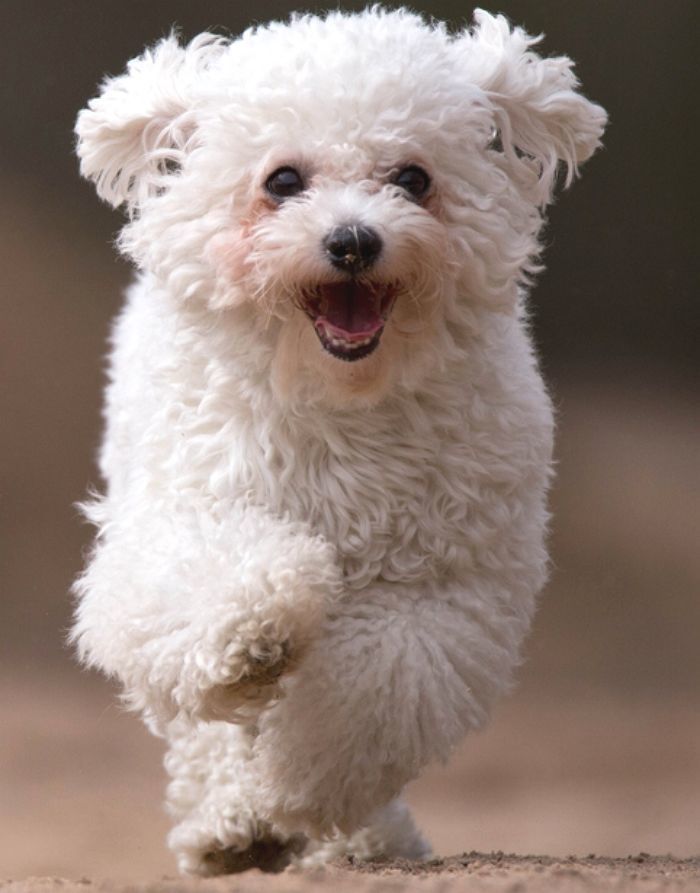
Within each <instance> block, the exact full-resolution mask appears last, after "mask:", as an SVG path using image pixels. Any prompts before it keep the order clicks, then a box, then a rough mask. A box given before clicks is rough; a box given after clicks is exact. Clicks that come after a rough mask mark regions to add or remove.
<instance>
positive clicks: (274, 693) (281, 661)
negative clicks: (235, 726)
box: [198, 641, 297, 722]
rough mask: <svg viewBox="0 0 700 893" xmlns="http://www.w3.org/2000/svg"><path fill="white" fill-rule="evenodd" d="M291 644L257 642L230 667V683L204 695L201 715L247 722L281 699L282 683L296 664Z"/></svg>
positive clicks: (222, 684) (202, 716)
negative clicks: (279, 684) (285, 675)
mask: <svg viewBox="0 0 700 893" xmlns="http://www.w3.org/2000/svg"><path fill="white" fill-rule="evenodd" d="M296 657H297V656H296V655H295V653H294V652H293V650H292V646H291V645H290V643H289V641H284V642H282V643H280V644H274V645H273V644H270V643H255V644H254V645H251V646H250V647H249V648H246V649H245V651H243V652H242V653H241V654H240V655H238V656H237V659H236V661H235V662H234V664H233V666H232V667H231V681H225V682H222V683H219V684H217V685H214V686H212V687H211V688H210V689H209V690H208V691H207V692H205V694H204V696H203V698H202V703H201V706H200V708H199V711H198V714H199V716H200V718H202V719H207V720H226V721H228V722H232V721H240V722H245V721H246V720H248V719H250V718H251V715H254V714H255V713H257V712H259V711H260V710H261V709H262V708H263V707H265V705H267V704H269V703H271V702H273V701H275V700H277V698H279V696H280V689H279V686H278V682H279V680H280V679H281V678H282V676H283V675H284V674H285V673H288V672H290V671H291V670H292V669H294V667H295V666H296V664H297V659H296Z"/></svg>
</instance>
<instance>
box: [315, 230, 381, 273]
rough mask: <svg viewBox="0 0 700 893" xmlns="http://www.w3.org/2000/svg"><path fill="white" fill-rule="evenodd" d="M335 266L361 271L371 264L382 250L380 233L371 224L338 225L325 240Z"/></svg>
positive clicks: (325, 245)
mask: <svg viewBox="0 0 700 893" xmlns="http://www.w3.org/2000/svg"><path fill="white" fill-rule="evenodd" d="M323 247H324V248H325V249H326V254H327V255H328V259H329V260H330V262H331V263H332V264H333V266H335V267H338V269H340V270H345V271H346V272H348V273H359V272H360V271H361V270H364V269H366V268H367V267H369V266H371V265H372V264H373V263H374V262H375V261H376V259H377V258H378V257H379V255H380V254H381V251H382V240H381V237H380V235H379V233H378V232H377V231H376V230H374V229H372V228H371V227H369V226H356V225H353V224H345V225H343V226H336V227H335V228H334V229H333V230H331V232H330V233H329V234H328V235H327V236H326V238H325V239H324V240H323Z"/></svg>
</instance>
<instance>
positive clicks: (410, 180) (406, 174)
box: [394, 164, 430, 198]
mask: <svg viewBox="0 0 700 893" xmlns="http://www.w3.org/2000/svg"><path fill="white" fill-rule="evenodd" d="M394 183H396V185H397V186H400V187H401V189H403V190H404V192H407V193H408V194H409V195H410V196H411V197H412V198H423V196H424V195H425V194H426V192H427V191H428V190H429V189H430V177H429V176H428V175H427V174H426V172H425V171H424V170H423V168H422V167H418V165H417V164H411V165H409V166H408V167H404V168H402V169H401V170H400V171H399V172H398V174H397V175H396V176H395V177H394Z"/></svg>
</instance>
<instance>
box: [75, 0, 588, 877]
mask: <svg viewBox="0 0 700 893" xmlns="http://www.w3.org/2000/svg"><path fill="white" fill-rule="evenodd" d="M477 22H478V24H477V27H476V28H475V29H474V30H473V31H467V32H464V33H463V34H461V35H457V36H455V37H450V36H449V35H448V34H447V32H446V31H445V30H444V29H443V28H442V27H440V26H434V27H433V26H427V25H425V24H424V23H423V22H422V21H421V20H420V19H419V18H417V17H415V16H412V15H409V14H407V13H403V12H396V13H383V12H381V11H380V10H377V9H376V8H375V9H373V10H371V11H367V12H365V13H362V14H360V15H353V16H345V15H341V14H332V15H329V16H328V17H327V18H326V19H323V20H322V19H317V18H313V17H308V18H301V19H295V20H293V21H292V23H291V24H290V25H286V26H283V25H275V26H271V27H269V28H261V29H258V30H257V31H254V32H249V33H247V34H246V35H244V37H243V38H242V39H240V40H238V41H234V42H232V43H228V42H226V41H221V40H217V39H214V38H212V37H211V36H203V37H202V38H198V39H197V40H196V41H194V42H193V43H192V44H190V45H189V46H188V47H184V48H181V47H179V46H178V45H177V43H176V41H175V40H174V39H173V38H170V39H167V40H165V41H163V42H162V43H161V44H159V45H158V46H157V47H156V48H155V49H154V50H153V51H151V52H149V53H147V54H146V55H145V56H144V57H142V58H141V59H139V60H135V62H133V63H131V65H130V68H129V71H128V72H127V74H126V75H124V76H123V77H121V78H117V79H113V80H112V81H108V82H107V83H106V84H105V86H104V88H103V92H102V95H101V96H100V97H99V98H98V99H97V100H95V101H94V102H93V103H91V106H90V108H89V110H86V111H85V112H83V113H82V114H81V117H80V118H79V122H78V136H79V153H80V155H81V160H82V169H83V172H84V174H85V175H87V176H89V177H91V178H93V179H94V180H96V182H97V184H98V190H99V191H100V193H101V194H102V196H103V197H105V198H107V199H108V200H110V201H111V202H112V203H113V204H115V205H116V204H121V203H126V204H127V205H128V206H129V208H130V209H131V211H132V218H131V220H130V222H129V224H127V226H126V227H125V229H124V231H123V233H122V237H121V246H122V249H123V250H124V251H125V253H127V254H128V255H129V256H131V257H132V258H133V259H134V260H135V262H136V263H137V265H138V266H139V267H140V268H141V270H142V273H141V274H140V278H139V280H138V282H137V283H136V285H135V286H134V287H133V288H132V290H131V292H130V295H129V300H128V302H127V306H126V309H125V311H124V312H123V314H122V315H121V317H120V319H119V321H118V323H117V326H116V328H115V331H114V350H113V356H112V367H111V384H110V387H109V391H108V400H107V412H106V418H107V430H106V438H105V444H104V449H103V453H102V470H103V473H104V476H105V478H106V480H107V482H108V489H107V493H106V495H105V496H104V497H102V498H101V499H99V500H97V501H95V502H94V503H93V504H92V505H91V506H90V507H89V510H88V511H89V514H90V516H91V518H92V519H93V521H94V522H95V523H96V524H97V526H98V528H99V536H98V541H97V545H96V548H95V552H94V555H93V557H92V561H91V563H90V565H89V567H88V568H87V570H86V572H85V574H84V575H83V577H82V578H81V580H80V581H79V584H78V592H79V596H80V602H79V606H78V612H77V622H76V626H75V631H74V636H75V639H76V641H77V642H78V645H79V649H80V653H81V655H82V657H83V658H84V659H85V660H87V661H88V662H90V663H92V664H95V665H98V666H100V667H101V668H102V669H103V670H105V671H106V672H107V673H110V674H112V675H114V676H116V677H118V678H119V679H120V680H121V682H122V683H123V686H124V690H125V696H126V698H127V700H128V702H129V703H130V704H131V705H132V706H133V707H134V708H137V709H140V710H142V711H143V712H144V714H145V716H146V718H147V721H148V722H149V724H150V726H151V727H152V728H153V730H154V731H156V732H157V733H159V734H163V735H164V736H165V737H166V738H167V739H168V742H169V745H170V750H169V753H168V756H167V759H166V765H167V767H168V770H169V772H170V773H171V775H172V778H173V781H172V783H171V785H170V788H169V806H170V808H171V810H172V813H173V814H174V815H175V817H176V818H177V819H178V821H179V824H178V825H177V827H176V828H175V830H174V831H173V833H172V835H171V844H172V846H173V848H174V849H175V850H176V852H177V853H178V858H179V862H180V866H181V868H183V869H184V870H189V871H196V872H203V873H206V872H215V871H230V870H236V868H238V867H241V866H247V865H249V864H251V860H252V861H253V862H254V861H258V862H265V861H266V860H267V861H268V862H269V861H270V860H272V862H276V861H279V860H282V861H283V860H284V859H285V858H288V857H289V855H290V854H291V853H301V852H302V850H303V852H304V854H305V855H304V858H306V859H307V860H313V859H324V858H328V857H330V856H332V855H336V854H340V853H342V852H352V853H354V854H355V855H358V856H361V857H373V856H407V857H412V858H418V857H421V856H423V855H425V854H426V853H427V851H428V849H427V845H426V844H425V842H424V841H423V839H422V838H421V836H420V835H419V834H418V832H417V831H416V830H415V828H414V826H413V824H412V821H411V819H410V816H409V814H408V813H407V811H406V809H405V807H404V806H403V804H402V803H401V801H400V800H398V799H396V798H397V797H398V796H399V794H400V792H401V789H402V788H403V786H404V785H405V783H406V782H407V781H409V780H410V779H411V778H413V777H415V776H416V775H417V773H418V772H419V771H420V769H421V767H422V766H424V765H425V764H426V763H427V762H429V761H431V760H435V759H442V758H445V757H446V756H447V755H448V754H449V752H450V749H451V748H452V747H453V746H454V745H455V744H456V743H457V742H458V741H459V740H460V739H461V738H462V736H463V735H464V734H465V732H467V731H468V730H470V729H472V728H475V727H478V726H479V725H481V724H482V723H483V722H484V721H485V719H486V718H487V716H488V713H489V709H490V706H491V704H492V702H493V700H494V699H495V698H496V696H497V695H498V694H499V693H501V692H503V691H504V689H506V688H507V687H508V685H509V683H510V681H511V674H512V671H513V669H514V667H515V666H516V665H517V662H518V658H519V650H520V645H521V642H522V640H523V637H524V635H525V634H526V632H527V630H528V627H529V624H530V620H531V617H532V614H533V610H534V605H535V598H536V595H537V593H538V591H539V590H540V588H541V586H542V585H543V582H544V579H545V576H546V563H547V560H546V551H545V546H544V534H545V527H546V520H547V512H546V505H545V497H546V490H547V483H548V479H549V473H550V458H551V443H552V415H551V409H550V404H549V401H548V398H547V396H546V392H545V390H544V387H543V384H542V381H541V378H540V375H539V373H538V370H537V364H536V361H535V358H534V356H533V352H532V349H531V346H530V340H529V337H528V332H527V325H526V320H525V315H524V308H523V294H522V284H523V282H524V281H525V279H526V278H527V274H528V272H530V271H532V270H533V269H534V267H533V259H534V257H535V255H536V253H537V236H538V232H539V229H540V226H541V214H540V209H541V207H543V206H544V205H545V204H546V202H547V201H548V200H549V198H550V195H551V190H552V186H553V182H554V177H555V173H556V168H557V165H558V162H559V161H562V160H563V161H564V162H565V163H566V164H567V165H568V167H569V170H570V172H571V171H572V170H574V169H575V165H576V163H577V161H583V160H584V159H585V158H586V157H588V155H590V154H591V153H592V151H593V150H594V149H595V147H596V146H597V145H598V140H599V136H600V133H601V131H602V127H603V124H604V120H605V119H604V113H603V112H602V110H601V109H600V108H599V107H597V106H594V105H592V104H591V103H589V102H588V101H587V100H585V99H583V98H582V97H581V96H580V95H578V94H577V93H576V92H575V86H576V82H575V80H574V78H573V75H572V74H571V70H570V69H571V65H570V62H569V61H568V60H567V59H564V58H558V59H551V60H541V59H539V58H538V57H537V56H535V55H534V53H532V51H531V50H529V48H528V47H529V44H530V43H531V42H532V41H531V40H529V39H528V38H527V37H526V35H524V33H523V32H522V31H520V30H518V29H516V30H515V31H513V32H511V31H510V29H509V28H508V26H507V23H506V22H505V20H503V19H502V18H492V17H490V16H488V15H487V14H485V13H480V14H478V18H477ZM495 133H497V135H498V138H499V142H500V145H499V144H497V142H494V134H495ZM303 835H305V836H303ZM322 840H325V841H326V842H325V843H321V842H320V841H322ZM309 841H310V842H309ZM271 854H272V855H271Z"/></svg>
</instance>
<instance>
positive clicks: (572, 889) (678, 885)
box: [0, 852, 700, 893]
mask: <svg viewBox="0 0 700 893" xmlns="http://www.w3.org/2000/svg"><path fill="white" fill-rule="evenodd" d="M329 888H332V889H333V891H334V893H392V891H408V893H412V891H421V893H453V891H454V893H457V891H460V893H605V891H615V893H625V891H629V893H656V891H659V893H661V891H664V893H676V891H678V893H692V891H696V890H698V889H700V859H674V858H672V857H670V856H650V855H648V854H646V853H640V854H639V855H637V856H630V857H628V858H626V859H611V858H608V857H597V856H591V857H588V858H584V859H576V858H574V857H573V856H572V857H570V858H568V859H554V858H551V857H549V858H548V857H544V856H512V855H505V854H503V853H490V854H483V853H477V852H469V853H463V854H462V855H461V856H451V857H449V858H446V859H433V860H432V861H431V862H429V863H427V864H426V865H421V866H406V865H404V864H401V863H386V864H383V865H374V866H370V867H362V868H359V867H355V866H348V865H334V866H330V867H328V868H326V869H321V870H318V871H314V872H304V871H298V870H294V869H287V871H285V872H284V873H283V874H281V875H276V876H274V877H270V876H269V875H264V874H261V873H260V872H259V871H257V870H256V871H252V872H249V873H247V874H245V875H242V876H241V875H239V876H236V877H235V878H233V877H227V878H216V879H211V880H194V881H193V880H182V879H177V878H172V877H165V878H162V879H161V880H159V881H153V882H136V883H129V884H120V883H118V882H114V881H97V882H94V881H91V880H90V879H89V878H81V879H80V880H78V881H66V880H63V879H61V878H29V879H27V880H24V881H9V882H5V883H3V882H0V890H2V891H5V893H91V891H94V893H322V891H324V890H327V889H329Z"/></svg>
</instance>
